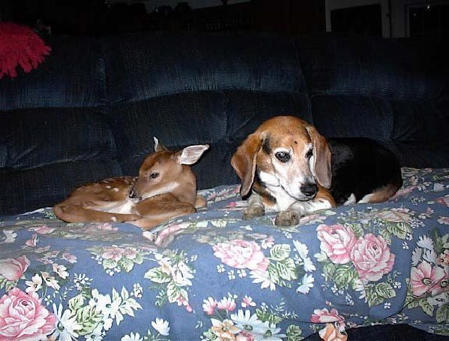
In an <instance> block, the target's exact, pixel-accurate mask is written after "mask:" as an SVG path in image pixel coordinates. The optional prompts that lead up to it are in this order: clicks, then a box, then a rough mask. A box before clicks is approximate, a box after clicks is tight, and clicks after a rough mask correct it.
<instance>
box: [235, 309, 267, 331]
mask: <svg viewBox="0 0 449 341" xmlns="http://www.w3.org/2000/svg"><path fill="white" fill-rule="evenodd" d="M231 320H232V321H233V322H234V323H235V326H236V327H237V328H239V329H240V330H242V331H247V332H249V333H251V334H253V335H254V336H255V335H264V334H265V333H266V332H267V331H268V330H269V329H270V328H269V325H268V323H267V322H263V321H261V320H259V318H258V317H257V315H256V314H253V315H251V312H250V311H249V310H245V311H243V310H242V309H239V310H238V311H237V314H231Z"/></svg>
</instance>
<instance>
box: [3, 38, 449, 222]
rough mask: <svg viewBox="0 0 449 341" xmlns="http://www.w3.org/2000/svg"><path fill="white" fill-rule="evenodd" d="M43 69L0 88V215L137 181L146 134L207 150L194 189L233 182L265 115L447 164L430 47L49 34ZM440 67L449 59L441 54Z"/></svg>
mask: <svg viewBox="0 0 449 341" xmlns="http://www.w3.org/2000/svg"><path fill="white" fill-rule="evenodd" d="M47 43H48V44H49V45H50V46H51V47H52V53H51V55H50V56H49V57H48V58H47V59H46V60H45V62H44V63H43V64H41V65H40V66H39V68H38V69H36V70H33V71H32V72H30V73H27V74H25V73H20V74H19V76H18V77H17V78H14V79H7V78H3V79H1V80H0V182H1V183H2V186H3V187H2V191H1V193H0V213H2V214H13V213H20V212H24V211H29V210H32V209H35V208H38V207H42V206H50V205H53V204H55V203H56V202H58V201H60V200H62V199H63V198H65V197H66V196H67V195H68V194H69V193H70V191H71V190H72V189H73V188H75V187H76V186H79V185H81V184H82V183H85V182H89V181H96V180H99V179H102V178H106V177H110V176H116V175H120V174H124V175H136V174H137V171H138V167H139V165H140V163H141V161H142V160H143V159H144V157H145V156H146V155H147V154H148V153H150V152H152V151H153V136H156V137H158V138H159V139H160V141H161V142H162V143H163V144H165V145H166V146H167V147H170V148H173V149H175V148H181V147H184V146H186V145H190V144H202V143H208V144H210V146H211V148H210V150H209V151H207V153H206V154H205V155H204V157H203V158H202V159H201V160H200V162H199V163H198V164H197V165H195V166H194V170H195V172H196V174H197V177H198V185H199V188H202V189H203V188H210V187H214V186H217V185H223V184H232V183H236V182H237V177H236V175H235V173H234V171H233V170H232V167H231V166H230V159H231V156H232V154H233V153H234V151H235V149H236V148H237V146H238V145H239V144H240V143H241V142H242V140H243V139H244V138H245V137H246V136H247V135H248V134H249V133H251V132H252V131H254V130H255V129H256V128H257V126H258V125H259V124H260V123H261V122H262V121H264V120H265V119H267V118H269V117H272V116H275V115H283V114H292V115H296V116H298V117H301V118H303V119H305V120H307V121H309V122H311V123H313V124H314V125H316V127H317V128H318V130H319V131H320V132H321V133H322V134H323V135H325V136H329V137H330V136H367V137H371V138H374V139H377V140H380V141H381V142H383V143H384V144H385V145H387V146H388V147H390V148H391V149H392V150H393V151H394V152H395V153H397V155H398V156H399V158H400V160H401V162H402V165H403V166H411V167H448V166H449V134H448V133H447V132H448V131H449V88H448V84H449V82H448V67H447V64H448V63H447V60H449V59H448V58H447V55H445V54H444V53H443V52H442V51H441V50H440V45H439V44H435V43H434V42H431V41H424V42H420V41H414V40H408V39H379V38H364V39H360V38H356V37H351V38H349V37H338V36H327V35H325V36H323V37H312V38H300V39H299V38H298V39H291V38H286V37H279V36H275V35H268V34H260V33H250V32H247V33H239V34H236V33H226V34H224V33H220V34H187V33H136V34H127V35H117V36H109V37H99V38H92V37H75V36H70V37H69V36H67V37H50V38H49V40H48V42H47ZM445 58H446V59H445Z"/></svg>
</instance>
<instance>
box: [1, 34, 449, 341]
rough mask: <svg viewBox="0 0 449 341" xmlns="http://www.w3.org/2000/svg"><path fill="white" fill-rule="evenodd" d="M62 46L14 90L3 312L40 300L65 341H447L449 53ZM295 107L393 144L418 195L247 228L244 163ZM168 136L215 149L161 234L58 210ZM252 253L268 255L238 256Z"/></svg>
mask: <svg viewBox="0 0 449 341" xmlns="http://www.w3.org/2000/svg"><path fill="white" fill-rule="evenodd" d="M47 44H48V45H49V46H51V48H52V52H51V55H50V56H48V57H47V59H46V60H45V62H44V63H43V64H41V65H40V66H39V67H38V68H37V69H36V70H33V71H32V72H31V73H28V74H19V76H18V77H17V78H14V79H8V78H3V79H1V80H0V141H1V143H0V167H1V169H0V183H1V184H2V190H1V192H0V214H1V215H2V217H1V221H0V262H1V263H0V307H2V305H3V307H4V306H6V305H8V304H12V303H11V302H14V300H15V299H17V300H18V299H25V300H28V302H29V304H31V305H34V306H36V311H37V310H39V314H43V315H42V316H40V317H41V320H40V321H42V320H44V321H45V325H43V326H42V325H41V326H40V327H39V328H40V329H39V328H38V329H39V330H40V332H41V333H42V335H50V334H51V335H54V336H56V337H60V338H62V337H63V336H67V335H70V336H71V337H73V338H82V337H84V338H89V337H94V336H98V337H102V338H104V339H105V340H119V339H121V338H123V339H132V338H133V337H134V338H136V339H139V337H141V338H143V337H144V336H145V335H146V336H148V337H156V336H157V337H159V338H160V339H164V338H167V339H172V340H178V339H179V340H181V339H192V340H198V339H200V337H202V338H204V339H218V338H220V337H225V336H226V335H224V334H225V331H224V330H225V329H226V328H225V327H229V328H230V332H229V333H231V334H230V336H229V335H228V336H229V337H230V339H232V338H237V336H240V337H248V338H249V337H256V336H257V337H265V338H268V336H270V335H271V336H272V337H273V339H276V338H278V339H286V338H288V339H290V340H297V339H301V338H304V337H314V336H315V337H317V334H316V333H317V332H318V331H319V330H321V329H323V328H324V327H325V326H326V323H329V322H331V323H335V324H338V325H339V328H340V329H341V330H343V329H345V330H346V331H348V333H350V332H351V330H356V329H355V328H357V327H368V326H372V325H410V326H413V327H416V328H417V329H414V330H416V332H417V333H418V332H421V331H420V330H425V331H426V332H430V333H432V334H433V335H435V337H437V336H436V335H449V309H448V308H447V307H448V302H449V293H448V292H449V287H448V288H447V289H446V286H445V283H446V282H444V280H449V278H448V276H449V242H448V239H447V238H448V237H449V229H448V226H449V221H448V220H447V216H449V214H448V213H449V210H448V207H449V77H448V76H449V74H448V71H449V70H448V63H447V60H449V59H448V57H449V56H448V55H447V54H445V53H444V52H443V48H442V44H440V43H439V42H438V41H433V40H429V39H428V40H416V39H413V40H412V39H380V38H360V37H342V36H334V35H324V36H316V37H308V38H297V39H293V38H287V37H279V36H274V35H267V34H259V33H248V32H246V33H228V34H187V33H167V32H165V33H136V34H127V35H117V36H108V37H99V38H94V37H87V36H86V37H76V36H70V37H69V36H54V37H49V38H48V39H47ZM283 114H290V115H296V116H298V117H300V118H302V119H305V120H307V121H309V122H311V123H313V124H314V125H315V126H316V127H317V129H318V130H319V131H320V132H321V134H323V135H324V136H328V137H331V136H338V137H359V136H364V137H370V138H373V139H376V140H379V141H380V142H381V143H383V144H385V145H386V146H387V147H389V148H390V149H391V150H392V151H393V152H394V153H395V154H396V155H397V156H398V158H399V160H400V162H401V165H402V166H403V174H404V186H403V188H402V189H401V191H400V192H399V193H398V195H397V196H396V197H395V198H392V199H391V200H390V201H388V202H387V203H384V204H379V205H371V206H369V205H355V206H350V207H339V208H337V209H334V210H329V211H326V212H322V213H320V214H317V215H313V216H312V217H304V218H303V219H302V220H301V224H300V226H296V227H292V228H285V229H281V228H278V227H275V226H274V225H273V222H272V220H273V216H270V215H268V216H267V217H263V218H260V219H256V220H255V221H254V222H247V221H242V220H241V219H240V218H241V208H242V206H244V205H245V203H244V202H242V201H241V199H240V198H239V196H238V185H237V184H238V178H237V176H236V174H235V173H234V171H233V170H232V167H231V166H230V158H231V156H232V154H233V153H234V151H235V150H236V148H237V146H238V145H239V144H240V143H241V142H242V141H243V139H244V138H245V137H246V136H247V135H248V134H249V133H251V132H252V131H254V130H255V129H256V128H257V126H258V125H259V124H260V123H261V122H262V121H264V120H265V119H267V118H269V117H272V116H275V115H283ZM153 136H156V137H158V138H159V140H160V141H161V142H162V143H163V144H164V145H166V146H167V147H169V148H170V149H176V148H181V147H183V146H186V145H190V144H200V143H201V144H203V143H208V144H210V150H209V151H208V152H207V153H206V154H205V155H204V156H203V158H202V159H201V160H200V162H198V164H196V165H195V166H194V171H195V173H196V175H197V179H198V187H199V188H200V189H201V190H202V194H203V195H204V196H206V197H207V200H208V207H207V208H206V209H204V210H200V211H199V212H197V213H196V214H193V215H189V216H186V217H184V218H180V219H175V220H173V221H170V222H167V223H166V224H162V225H161V226H160V227H158V228H156V229H155V230H154V231H151V232H149V233H142V231H140V230H139V229H137V228H135V227H133V226H131V225H129V224H97V223H86V224H66V223H63V222H61V221H59V220H57V219H56V218H55V217H54V215H53V214H52V211H51V208H50V207H51V206H52V205H54V204H55V203H57V202H59V201H61V200H62V199H64V198H65V197H66V196H67V195H68V194H69V193H70V191H71V190H72V189H74V188H75V187H77V186H79V185H81V184H84V183H86V182H91V181H96V180H100V179H103V178H106V177H111V176H118V175H122V174H125V175H136V174H137V170H138V167H139V165H140V163H141V162H142V160H143V158H144V157H145V156H146V155H147V154H148V153H150V152H152V150H153V145H152V144H153V143H152V138H153ZM342 233H343V234H345V236H346V237H348V238H352V239H353V242H352V244H351V248H357V247H359V248H362V251H360V250H359V251H360V252H361V253H363V252H365V251H366V248H368V247H369V245H374V246H373V250H378V248H379V247H380V248H381V249H382V252H383V253H382V255H380V256H379V257H380V258H382V257H384V259H383V261H384V263H385V264H384V265H383V266H384V268H383V269H381V274H380V275H379V276H381V277H379V278H378V276H377V275H376V276H374V277H373V276H371V277H370V275H367V271H368V269H362V268H361V265H360V263H358V262H357V260H356V259H355V258H354V257H356V256H354V253H351V254H352V256H351V255H350V254H349V253H350V252H349V251H348V257H349V258H348V261H347V262H345V263H335V262H334V261H333V257H332V253H331V251H329V248H326V247H328V246H329V245H327V244H326V242H325V240H326V237H330V236H334V237H335V234H339V235H340V236H341V234H342ZM337 239H338V238H337ZM352 239H351V240H352ZM340 241H341V240H340ZM363 242H365V244H363ZM366 243H368V244H369V243H372V244H369V245H368V246H367V244H366ZM326 245H327V246H326ZM346 246H347V247H348V248H349V246H348V245H346ZM245 250H246V251H248V250H250V251H251V252H250V254H251V256H250V257H253V256H254V257H255V258H254V259H246V261H242V260H241V257H244V256H243V255H240V256H241V257H240V256H238V257H237V256H235V253H238V252H244V251H245ZM326 250H328V251H327V252H326ZM348 250H349V249H348ZM354 252H355V251H354ZM232 254H234V256H235V257H237V259H233V260H232V261H231V260H230V259H231V258H232V257H233V256H232ZM239 257H240V258H239ZM257 257H258V258H257ZM367 257H368V256H367ZM374 257H377V255H376V256H374ZM432 257H433V258H432ZM445 257H446V258H445ZM256 258H257V259H258V261H256ZM239 260H241V263H238V261H239ZM377 260H378V261H379V262H380V261H381V260H379V259H377ZM235 261H237V263H235ZM373 261H374V263H375V262H376V259H375V260H373ZM2 267H3V269H6V270H2ZM382 271H383V272H382ZM426 276H427V277H426ZM429 278H430V280H431V281H433V282H432V285H428V286H427V287H426V286H425V285H424V287H420V286H419V283H418V282H419V280H424V279H429ZM111 307H112V308H111ZM38 308H39V309H38ZM0 311H1V309H0ZM36 314H37V313H36ZM44 315H45V316H44ZM2 318H4V317H3V316H2V314H1V313H0V335H2V334H1V333H2V332H3V330H2V328H1V327H2ZM28 323H29V324H30V325H32V324H33V319H31V320H30V321H28ZM56 325H58V326H59V327H60V328H59V329H58V328H57V327H55V326H56ZM61 326H62V327H61ZM245 326H247V327H248V329H245ZM337 329H338V328H337ZM16 332H17V331H16ZM251 333H252V334H251ZM257 333H259V334H257ZM388 333H390V331H389V332H388ZM388 335H390V334H388ZM419 335H421V334H419ZM426 335H427V334H426ZM429 335H430V334H429ZM16 337H17V335H16ZM257 337H256V339H257ZM420 337H421V336H420ZM0 339H1V337H0Z"/></svg>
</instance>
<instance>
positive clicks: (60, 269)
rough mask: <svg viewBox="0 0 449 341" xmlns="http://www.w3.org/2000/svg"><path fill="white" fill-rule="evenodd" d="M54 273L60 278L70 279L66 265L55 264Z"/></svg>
mask: <svg viewBox="0 0 449 341" xmlns="http://www.w3.org/2000/svg"><path fill="white" fill-rule="evenodd" d="M53 271H54V272H56V273H57V274H58V276H59V277H61V278H63V279H66V278H67V277H69V273H68V272H67V268H66V267H65V266H64V265H59V264H56V263H54V264H53Z"/></svg>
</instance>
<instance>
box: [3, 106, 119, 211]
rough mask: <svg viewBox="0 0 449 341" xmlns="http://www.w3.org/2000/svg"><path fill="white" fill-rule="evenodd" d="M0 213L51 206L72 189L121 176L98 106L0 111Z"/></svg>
mask: <svg viewBox="0 0 449 341" xmlns="http://www.w3.org/2000/svg"><path fill="white" fill-rule="evenodd" d="M1 121H2V124H1V126H0V136H2V141H1V146H2V148H1V149H0V154H1V155H0V167H1V170H0V182H1V183H2V184H4V188H5V191H2V192H1V193H0V204H1V207H0V212H1V213H2V214H12V213H17V212H24V211H27V210H30V209H34V208H38V207H42V206H47V205H53V204H54V203H56V202H57V201H60V200H62V199H63V198H64V197H65V196H66V195H67V194H68V193H69V192H70V191H71V190H73V189H74V187H75V186H79V185H81V184H83V183H86V182H89V181H94V180H99V179H102V178H105V177H109V176H114V175H119V174H121V169H120V167H119V164H118V162H117V160H116V158H115V150H116V148H115V144H114V141H113V139H112V134H111V132H110V130H109V123H108V121H107V117H106V116H105V115H104V114H103V113H101V112H99V109H97V108H78V109H76V110H75V109H66V108H35V109H18V110H11V111H7V112H3V113H2V114H1Z"/></svg>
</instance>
